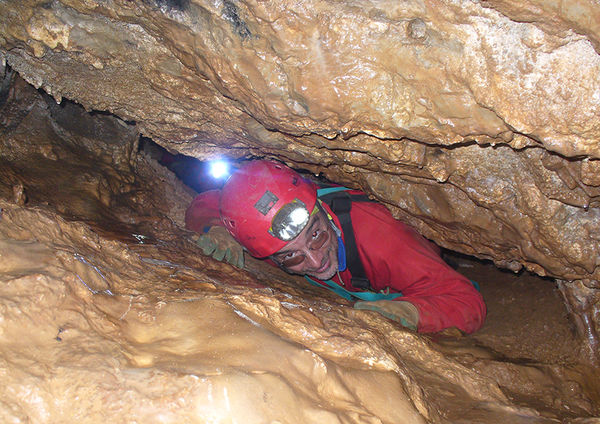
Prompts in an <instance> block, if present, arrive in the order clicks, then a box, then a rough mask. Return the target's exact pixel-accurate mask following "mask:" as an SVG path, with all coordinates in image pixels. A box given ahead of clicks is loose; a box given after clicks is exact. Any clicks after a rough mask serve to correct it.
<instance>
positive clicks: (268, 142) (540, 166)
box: [0, 0, 600, 280]
mask: <svg viewBox="0 0 600 424" xmlns="http://www.w3.org/2000/svg"><path fill="white" fill-rule="evenodd" d="M599 10H600V6H599V5H598V4H597V2H593V1H586V0H579V1H574V2H569V3H568V4H567V3H564V2H563V3H559V2H538V1H530V2H511V1H485V2H464V1H445V2H444V1H434V2H426V3H423V2H420V1H409V2H402V3H401V4H399V3H397V2H393V1H379V2H367V3H365V2H333V3H332V2H321V1H316V0H315V1H287V2H280V1H277V2H271V1H265V2H253V1H248V2H233V1H229V0H227V1H217V2H204V1H191V0H185V1H166V0H156V1H144V2H142V1H138V2H132V1H125V0H111V1H105V0H103V1H99V0H85V1H83V0H62V1H53V2H50V3H49V2H46V1H41V0H24V1H22V0H19V1H16V0H14V1H4V2H2V3H1V4H0V17H2V19H0V35H1V37H0V54H2V55H3V57H4V59H5V60H6V61H7V62H8V63H9V64H10V66H12V67H13V68H14V69H16V70H17V71H18V72H19V73H20V74H21V75H22V76H23V77H24V78H25V79H26V80H27V81H29V82H31V83H32V84H34V85H35V86H36V87H42V88H43V89H44V90H46V91H47V92H48V93H50V94H51V95H53V96H54V97H55V98H56V99H57V100H60V99H61V98H62V97H63V96H64V97H67V98H69V99H72V100H75V101H77V102H79V103H81V104H83V105H84V106H85V107H86V108H88V109H95V110H102V111H110V112H113V113H115V114H116V115H118V116H120V117H121V118H123V119H126V120H132V121H135V122H136V123H137V128H138V129H139V130H140V131H141V132H142V133H143V134H144V135H146V136H149V137H151V138H153V139H154V140H156V141H157V142H159V143H160V144H162V145H164V146H166V147H168V148H169V149H172V150H174V151H179V152H183V153H186V154H189V155H193V156H197V157H210V156H215V155H220V154H224V155H228V156H232V157H239V156H242V155H251V154H253V155H259V156H263V155H271V156H276V157H278V158H280V159H282V160H286V161H288V163H290V164H295V165H296V166H298V167H302V168H306V169H310V170H312V171H314V172H316V173H318V172H322V173H323V174H324V175H326V176H327V177H328V178H330V179H331V180H334V181H338V182H341V183H344V184H347V185H349V186H352V187H360V188H362V189H363V190H365V191H367V192H368V193H371V194H373V195H374V196H375V197H377V198H378V199H379V200H381V201H384V202H385V203H386V204H388V205H389V207H390V208H391V209H392V210H393V211H394V213H395V214H396V215H397V216H399V217H402V218H404V219H407V220H409V221H410V222H411V224H413V225H414V226H415V227H417V228H418V229H419V231H421V232H422V233H423V234H424V235H426V236H427V237H429V238H431V239H433V240H435V241H436V242H437V243H439V244H440V245H443V246H445V247H448V248H451V249H454V250H458V251H461V252H464V253H469V254H473V255H476V256H478V257H480V258H489V259H493V260H494V261H495V262H496V264H498V265H499V266H502V267H507V268H509V269H513V270H517V269H519V268H520V267H521V266H525V267H526V268H527V269H529V270H533V271H534V272H536V273H538V274H540V275H550V276H555V277H560V278H563V279H566V280H571V279H594V280H598V279H600V266H599V265H600V259H599V258H600V252H599V244H598V242H597V240H598V237H599V236H598V234H599V233H600V230H599V225H600V224H599V222H600V212H599V208H598V206H599V203H598V199H599V196H600V180H599V177H598V175H600V161H599V160H598V159H600V147H599V145H598V140H600V120H599V119H598V116H599V111H600V78H598V75H600V57H599V55H598V22H599V21H600V20H599V19H597V18H598V15H599V13H600V12H599Z"/></svg>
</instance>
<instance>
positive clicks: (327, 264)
mask: <svg viewBox="0 0 600 424" xmlns="http://www.w3.org/2000/svg"><path fill="white" fill-rule="evenodd" d="M330 264H331V260H330V259H329V255H327V259H326V260H325V263H324V264H323V265H322V266H321V268H319V269H317V270H315V271H314V273H315V274H320V273H322V272H324V271H325V270H326V269H327V268H329V265H330Z"/></svg>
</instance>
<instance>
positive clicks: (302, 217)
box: [269, 199, 310, 241]
mask: <svg viewBox="0 0 600 424" xmlns="http://www.w3.org/2000/svg"><path fill="white" fill-rule="evenodd" d="M309 218H310V212H309V211H308V209H307V208H306V205H305V204H304V202H302V201H300V200H298V199H294V201H293V202H291V203H288V204H286V205H284V206H283V207H282V208H281V209H279V211H278V212H277V213H276V214H275V216H274V217H273V220H272V221H271V228H270V229H269V233H271V234H272V235H273V236H275V237H277V238H278V239H280V240H283V241H290V240H292V239H294V238H296V237H297V236H298V234H300V233H301V232H302V230H303V229H304V227H306V224H307V223H308V220H309Z"/></svg>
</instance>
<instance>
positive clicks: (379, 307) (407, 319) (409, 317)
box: [354, 300, 419, 331]
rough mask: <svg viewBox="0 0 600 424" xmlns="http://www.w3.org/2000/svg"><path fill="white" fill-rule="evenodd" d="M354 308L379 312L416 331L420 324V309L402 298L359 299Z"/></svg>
mask: <svg viewBox="0 0 600 424" xmlns="http://www.w3.org/2000/svg"><path fill="white" fill-rule="evenodd" d="M354 309H363V310H367V311H375V312H379V313H380V314H381V315H383V316H385V317H387V318H389V319H393V320H394V321H397V322H399V323H400V324H402V326H404V327H406V328H410V329H411V330H415V331H417V325H419V310H418V309H417V307H416V306H415V305H413V304H412V303H410V302H404V301H402V300H375V301H372V302H362V301H359V302H356V303H355V304H354Z"/></svg>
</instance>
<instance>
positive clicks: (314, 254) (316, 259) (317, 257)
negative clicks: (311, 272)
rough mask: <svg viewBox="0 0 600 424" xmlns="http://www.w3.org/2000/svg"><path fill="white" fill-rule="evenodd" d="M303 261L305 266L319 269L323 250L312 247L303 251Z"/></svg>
mask: <svg viewBox="0 0 600 424" xmlns="http://www.w3.org/2000/svg"><path fill="white" fill-rule="evenodd" d="M304 257H305V259H304V261H305V262H304V263H305V267H306V268H308V269H319V268H320V267H321V265H322V262H323V252H321V249H317V250H312V249H307V250H306V251H305V252H304Z"/></svg>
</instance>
